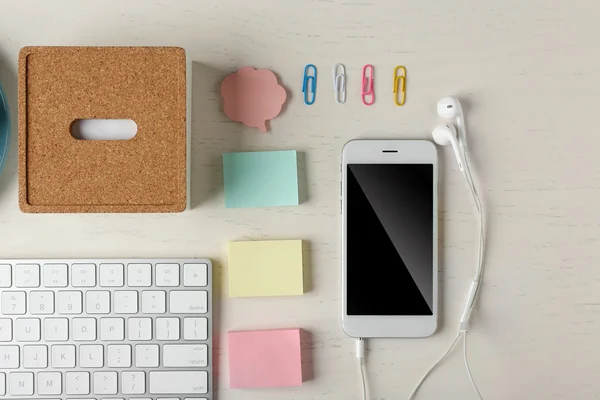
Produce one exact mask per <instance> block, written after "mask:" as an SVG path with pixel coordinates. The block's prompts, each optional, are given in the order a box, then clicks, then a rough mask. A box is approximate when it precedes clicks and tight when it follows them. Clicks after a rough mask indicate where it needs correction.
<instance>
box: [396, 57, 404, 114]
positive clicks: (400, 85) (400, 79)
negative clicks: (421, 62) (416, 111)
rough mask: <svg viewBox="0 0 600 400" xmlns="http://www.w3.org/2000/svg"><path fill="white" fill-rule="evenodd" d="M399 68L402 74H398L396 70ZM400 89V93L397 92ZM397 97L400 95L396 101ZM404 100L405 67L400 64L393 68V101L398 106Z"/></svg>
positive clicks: (402, 103)
mask: <svg viewBox="0 0 600 400" xmlns="http://www.w3.org/2000/svg"><path fill="white" fill-rule="evenodd" d="M399 70H401V71H402V74H401V75H398V71H399ZM398 91H400V94H398ZM398 97H400V101H398ZM405 102H406V68H404V67H403V66H401V65H398V66H397V67H396V68H394V103H396V105H397V106H398V107H400V106H403V105H404V103H405Z"/></svg>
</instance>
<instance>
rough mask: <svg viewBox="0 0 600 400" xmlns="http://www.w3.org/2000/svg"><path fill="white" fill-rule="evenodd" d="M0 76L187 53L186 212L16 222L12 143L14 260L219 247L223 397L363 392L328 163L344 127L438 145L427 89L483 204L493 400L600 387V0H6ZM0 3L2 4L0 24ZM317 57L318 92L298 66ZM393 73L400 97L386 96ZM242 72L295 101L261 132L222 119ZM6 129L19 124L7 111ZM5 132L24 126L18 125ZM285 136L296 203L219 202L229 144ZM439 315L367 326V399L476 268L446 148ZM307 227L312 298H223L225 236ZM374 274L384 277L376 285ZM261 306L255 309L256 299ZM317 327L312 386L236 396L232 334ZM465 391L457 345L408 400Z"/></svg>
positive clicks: (406, 376)
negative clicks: (229, 78)
mask: <svg viewBox="0 0 600 400" xmlns="http://www.w3.org/2000/svg"><path fill="white" fill-rule="evenodd" d="M0 6H1V8H2V10H3V16H4V18H3V19H2V23H1V24H0V82H1V83H2V85H3V86H4V88H5V89H6V91H7V92H8V95H9V98H10V104H11V106H12V109H13V110H16V104H17V103H16V92H17V90H16V71H17V70H16V67H17V55H18V51H19V49H20V48H21V47H23V46H25V45H176V46H182V47H184V48H186V51H187V53H188V56H190V57H191V58H192V60H194V64H193V96H194V101H193V106H192V107H193V113H192V117H193V118H192V131H193V138H192V152H193V154H192V178H191V179H192V188H191V190H192V205H193V207H194V208H193V209H192V210H191V211H189V212H185V213H182V214H178V215H67V214H66V215H25V214H22V213H20V212H19V210H18V202H17V177H16V169H17V168H16V164H17V160H16V151H15V149H16V146H13V151H12V153H11V155H10V157H9V159H8V163H7V165H6V168H5V170H4V171H3V174H2V176H1V177H0V239H1V242H0V250H1V253H2V256H6V257H53V256H57V257H58V256H62V257H93V256H99V257H108V256H111V257H119V256H145V257H152V256H157V257H168V256H180V257H183V256H206V257H211V258H212V259H214V260H215V264H216V270H215V281H216V285H217V288H216V290H215V292H216V293H218V294H220V296H218V297H217V298H216V300H217V301H216V304H215V305H216V306H217V307H218V310H216V311H217V312H216V315H217V320H216V323H217V329H218V331H219V333H220V334H219V337H218V338H216V339H217V340H216V343H217V351H216V354H217V356H218V357H217V361H218V365H217V366H216V367H217V370H218V371H219V375H218V382H217V383H218V394H219V399H220V400H237V399H256V400H258V399H260V400H280V399H290V400H291V399H298V400H300V399H301V400H304V399H306V400H308V399H340V400H342V399H344V400H345V399H358V398H359V380H358V376H359V375H358V370H357V368H356V365H355V360H354V354H353V349H354V344H353V342H352V340H350V339H347V338H346V337H344V334H343V333H342V331H341V329H340V323H339V310H340V304H339V293H340V290H339V284H340V283H339V265H338V261H339V256H338V254H339V245H338V243H339V241H338V230H339V222H340V221H339V206H338V204H339V199H338V191H339V171H338V168H339V157H340V152H341V148H342V145H343V144H344V143H345V142H346V141H348V140H350V139H354V138H360V137H364V138H399V139H402V138H429V137H430V132H431V130H432V128H433V127H434V126H435V125H436V124H437V123H438V120H437V117H436V114H435V103H436V102H437V100H438V99H439V98H440V97H442V96H447V95H456V96H459V97H460V98H461V100H462V101H463V104H464V107H465V109H466V114H467V124H468V128H469V137H470V145H471V147H470V150H471V154H472V156H473V158H474V165H475V167H476V169H477V174H478V176H479V179H480V181H481V183H482V192H483V194H484V195H485V200H486V203H487V209H488V223H489V246H488V264H487V272H486V275H485V281H484V284H483V289H482V290H483V291H482V295H481V302H480V304H479V306H478V307H477V310H476V313H475V314H474V319H473V324H472V330H471V335H470V342H469V344H470V347H469V352H470V358H471V360H472V368H473V374H474V376H475V378H476V379H477V381H478V382H479V383H480V388H481V390H482V392H483V394H484V396H485V398H486V399H488V400H489V399H552V400H575V399H594V398H597V397H598V396H599V393H600V383H599V382H598V379H597V376H598V374H599V373H600V357H599V356H598V354H597V353H598V344H597V343H598V338H599V337H600V300H599V299H600V294H599V290H598V287H599V285H600V278H599V277H600V274H599V273H598V267H597V263H598V262H597V260H598V259H599V258H600V246H599V238H600V209H599V207H598V204H599V203H600V166H599V165H598V161H597V160H598V156H597V154H598V150H597V149H598V147H599V146H600V135H598V134H597V132H596V129H595V128H594V127H595V122H596V118H597V115H596V111H594V110H596V108H597V103H598V98H599V96H600V80H599V79H598V76H599V74H600V63H599V60H600V47H599V46H598V37H599V33H600V28H599V25H598V15H599V14H600V3H598V2H591V1H589V0H587V1H577V0H576V1H572V2H564V1H559V0H530V1H521V0H506V1H496V2H491V1H477V0H456V1H451V2H443V1H435V2H433V1H432V2H427V1H409V0H321V1H318V0H304V1H298V0H255V1H239V0H212V1H204V0H180V1H177V2H174V1H169V0H147V1H141V0H137V1H136V0H131V1H117V0H106V1H96V2H91V1H86V2H82V1H76V0H55V1H53V2H46V1H43V0H37V1H33V0H30V1H17V0H15V1H8V0H4V1H0ZM5 15H8V17H6V16H5ZM337 62H342V63H344V64H345V65H346V67H347V74H348V101H347V103H346V104H345V105H338V104H336V103H335V101H334V98H333V85H332V80H331V67H332V66H333V64H334V63H337ZM308 63H314V64H315V65H316V66H317V67H318V68H319V80H318V89H317V91H318V93H317V99H316V102H315V104H314V105H313V106H311V107H306V106H304V104H303V102H302V97H301V91H300V88H301V81H302V72H303V69H304V66H305V65H306V64H308ZM366 63H371V64H373V65H374V66H375V68H376V71H375V74H376V77H375V79H376V82H375V91H376V94H377V101H376V103H375V105H374V106H372V107H370V108H369V107H365V106H363V105H362V103H361V101H360V70H361V68H362V66H363V65H364V64H366ZM399 64H400V65H405V66H406V67H407V72H408V80H407V90H408V95H407V103H406V106H404V107H402V108H398V107H396V106H395V105H394V104H393V101H392V96H391V91H392V71H393V68H394V67H395V66H396V65H399ZM244 65H251V66H254V67H257V68H270V69H272V70H273V71H275V72H276V73H277V75H278V77H279V78H280V80H281V83H282V84H283V85H284V86H285V87H286V88H287V89H288V91H289V92H288V93H289V97H290V100H289V102H288V104H287V106H286V108H285V109H284V110H283V112H282V114H281V115H280V116H279V117H278V118H276V119H274V120H273V121H272V123H271V129H272V132H270V133H269V134H263V133H260V132H258V131H257V130H254V129H249V128H244V127H243V126H242V125H240V124H237V123H233V122H230V121H229V120H228V119H227V118H226V117H225V115H224V114H223V112H222V104H221V99H220V95H219V92H218V87H219V83H220V81H221V80H222V79H223V78H224V77H225V76H226V75H227V74H228V73H230V72H232V71H234V70H236V69H237V68H239V67H241V66H244ZM13 126H15V127H16V120H15V119H14V116H13ZM13 133H14V134H15V135H14V136H13V141H12V143H13V145H14V144H15V143H16V141H15V140H16V132H13ZM276 149H296V150H298V151H299V152H301V153H302V154H303V157H304V160H303V173H304V174H305V176H306V178H307V182H308V183H307V186H306V195H307V200H306V201H305V202H304V203H303V204H302V205H301V206H299V207H292V208H271V209H259V210H252V211H249V210H243V209H231V210H228V209H225V208H224V206H223V180H222V167H221V154H222V153H223V152H225V151H240V150H276ZM443 154H444V159H443V161H442V165H443V166H444V167H445V168H444V169H443V171H442V179H443V198H442V204H441V208H442V212H441V214H440V219H441V238H442V242H443V243H442V252H441V256H442V259H441V265H442V266H443V271H442V280H443V282H442V285H441V286H442V288H443V292H442V293H441V298H442V312H443V315H442V327H441V328H440V330H439V332H438V333H437V334H436V335H434V336H432V337H431V338H428V339H423V340H372V341H369V344H368V347H369V352H368V363H369V366H368V371H369V376H370V380H371V388H372V395H373V398H375V399H386V400H392V399H403V398H406V397H407V396H408V394H409V393H410V391H411V389H412V387H413V385H414V384H415V383H416V382H417V380H418V379H419V377H420V376H421V374H422V373H423V372H424V371H425V369H426V368H428V367H429V366H430V365H431V363H432V362H433V361H434V360H435V359H436V358H437V357H438V356H439V355H440V354H441V352H442V351H443V349H444V348H445V347H446V346H447V345H448V344H449V342H450V341H451V339H452V337H453V335H454V333H455V329H456V327H457V322H458V318H459V317H460V313H461V311H462V307H463V304H464V301H465V300H466V295H467V290H468V287H469V282H470V279H471V276H472V274H473V271H474V265H475V257H476V254H475V250H476V248H475V245H476V239H477V237H476V233H477V229H476V224H475V219H474V215H473V207H472V204H471V200H470V198H469V192H468V189H467V188H466V186H465V184H464V182H463V181H462V179H461V176H460V175H459V173H458V171H457V168H456V166H455V162H454V160H453V158H452V155H451V153H450V149H444V151H443ZM241 239H303V240H305V241H306V242H308V243H309V245H310V246H309V249H310V257H309V259H310V264H311V266H312V271H311V272H312V282H313V288H312V290H311V291H310V292H308V293H307V294H305V295H304V296H302V297H295V298H282V299H279V300H277V301H273V299H230V298H228V297H227V292H226V280H225V277H226V274H227V258H226V243H227V242H228V241H230V240H241ZM382 279H385V277H382ZM250 307H252V309H253V310H254V309H260V310H262V313H261V314H260V315H259V316H258V317H257V316H256V315H255V314H254V313H248V312H247V311H248V309H249V308H250ZM279 327H301V328H303V329H305V330H306V331H308V332H310V333H311V335H310V339H307V340H306V343H307V346H306V347H307V348H308V349H309V350H308V351H307V353H306V356H307V359H309V360H310V363H311V364H312V368H311V369H312V372H313V375H314V378H313V379H312V380H310V381H308V382H306V383H305V385H304V386H303V387H301V388H296V389H271V390H252V391H241V390H230V389H229V385H228V375H227V357H226V355H227V348H226V343H225V340H226V335H225V333H226V332H227V331H228V330H239V329H253V328H259V329H267V328H279ZM441 398H443V399H461V400H463V399H464V400H469V399H474V398H475V396H474V395H473V393H472V391H471V389H470V387H469V383H468V380H467V377H466V373H465V371H464V367H463V366H462V362H461V358H460V357H459V355H458V354H455V355H453V356H452V357H451V358H450V359H449V360H448V362H446V363H444V365H443V366H442V367H441V369H439V370H438V371H437V372H436V373H434V374H433V375H432V377H431V379H430V380H429V381H428V382H427V383H426V384H425V386H424V388H423V391H422V392H421V395H420V396H419V397H418V399H441Z"/></svg>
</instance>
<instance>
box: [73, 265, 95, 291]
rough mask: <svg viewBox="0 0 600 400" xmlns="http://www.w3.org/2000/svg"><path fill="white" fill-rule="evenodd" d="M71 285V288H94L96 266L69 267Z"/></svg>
mask: <svg viewBox="0 0 600 400" xmlns="http://www.w3.org/2000/svg"><path fill="white" fill-rule="evenodd" d="M71 285H72V286H73V287H94V286H96V264H73V265H71Z"/></svg>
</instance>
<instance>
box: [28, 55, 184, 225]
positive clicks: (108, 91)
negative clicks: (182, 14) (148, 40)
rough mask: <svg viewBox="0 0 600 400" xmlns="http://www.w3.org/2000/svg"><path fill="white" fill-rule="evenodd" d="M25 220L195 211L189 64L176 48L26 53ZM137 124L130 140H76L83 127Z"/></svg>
mask: <svg viewBox="0 0 600 400" xmlns="http://www.w3.org/2000/svg"><path fill="white" fill-rule="evenodd" d="M18 114H19V205H20V207H21V210H22V211H24V212H32V213H37V212H51V213H59V212H68V213H77V212H179V211H183V210H184V209H185V207H186V144H187V136H186V59H185V51H184V50H183V49H181V48H176V47H25V48H23V49H22V50H21V53H20V54H19V113H18ZM96 118H97V119H131V120H133V121H134V122H135V123H136V124H137V133H136V135H135V136H134V137H133V138H131V139H129V140H77V139H75V138H73V137H72V135H71V131H70V129H71V125H72V124H73V122H74V121H76V120H78V119H96Z"/></svg>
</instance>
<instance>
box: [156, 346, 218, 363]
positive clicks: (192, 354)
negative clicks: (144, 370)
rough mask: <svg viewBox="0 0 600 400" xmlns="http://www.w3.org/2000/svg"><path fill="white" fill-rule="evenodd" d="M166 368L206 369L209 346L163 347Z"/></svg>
mask: <svg viewBox="0 0 600 400" xmlns="http://www.w3.org/2000/svg"><path fill="white" fill-rule="evenodd" d="M162 360H163V365H164V366H165V367H206V366H207V365H208V346H207V345H205V344H165V345H164V346H163V358H162Z"/></svg>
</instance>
